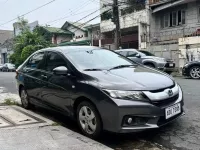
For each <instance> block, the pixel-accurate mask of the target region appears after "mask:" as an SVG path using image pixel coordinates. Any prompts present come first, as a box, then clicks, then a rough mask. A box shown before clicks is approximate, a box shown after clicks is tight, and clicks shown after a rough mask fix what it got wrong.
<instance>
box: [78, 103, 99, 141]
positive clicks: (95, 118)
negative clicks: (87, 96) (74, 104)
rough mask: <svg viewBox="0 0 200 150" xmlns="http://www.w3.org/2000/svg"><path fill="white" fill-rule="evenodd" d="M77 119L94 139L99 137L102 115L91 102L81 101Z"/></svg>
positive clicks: (81, 126) (83, 129)
mask: <svg viewBox="0 0 200 150" xmlns="http://www.w3.org/2000/svg"><path fill="white" fill-rule="evenodd" d="M77 121H78V125H79V127H80V129H81V130H82V132H83V133H84V134H85V135H86V136H88V137H90V138H93V139H96V138H98V137H99V135H100V133H101V131H102V124H101V119H100V115H99V114H98V112H97V110H96V108H95V107H94V106H93V105H92V104H91V103H89V102H87V101H84V102H81V103H80V104H79V106H78V108H77Z"/></svg>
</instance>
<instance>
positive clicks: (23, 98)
mask: <svg viewBox="0 0 200 150" xmlns="http://www.w3.org/2000/svg"><path fill="white" fill-rule="evenodd" d="M20 98H21V102H22V107H23V108H25V109H31V108H32V107H33V105H32V104H31V103H30V102H29V97H28V94H27V92H26V90H25V89H24V88H22V89H21V92H20Z"/></svg>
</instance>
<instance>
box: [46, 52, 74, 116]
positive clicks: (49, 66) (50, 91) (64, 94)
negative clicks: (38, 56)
mask: <svg viewBox="0 0 200 150" xmlns="http://www.w3.org/2000/svg"><path fill="white" fill-rule="evenodd" d="M60 66H65V67H66V68H68V65H67V60H66V58H65V57H64V56H63V55H62V54H60V53H59V52H54V51H52V52H48V54H47V59H46V67H45V70H46V74H45V76H46V77H47V81H48V85H47V87H45V89H43V91H42V97H43V100H44V102H45V104H47V105H48V106H50V107H51V108H53V109H56V110H58V111H67V112H69V113H70V109H69V108H70V106H71V105H70V104H71V93H72V91H73V90H75V89H73V87H74V83H75V79H74V78H71V77H69V76H64V75H55V74H54V73H53V69H55V68H56V67H60ZM68 70H69V68H68Z"/></svg>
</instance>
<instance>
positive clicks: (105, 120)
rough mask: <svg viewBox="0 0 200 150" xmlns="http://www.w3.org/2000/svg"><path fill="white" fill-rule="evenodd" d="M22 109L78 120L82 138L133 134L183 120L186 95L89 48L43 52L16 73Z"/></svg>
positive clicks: (151, 73)
mask: <svg viewBox="0 0 200 150" xmlns="http://www.w3.org/2000/svg"><path fill="white" fill-rule="evenodd" d="M16 79H17V85H18V91H19V95H20V97H21V101H22V106H23V107H24V108H26V109H30V108H32V107H33V106H34V105H37V106H41V107H44V108H50V109H51V110H56V111H59V112H61V113H63V114H65V115H66V116H69V117H71V118H74V119H76V120H77V123H78V125H79V127H80V129H81V130H82V132H83V133H84V134H85V135H86V136H88V137H91V138H97V137H98V136H99V134H100V133H101V132H102V130H107V131H111V132H117V133H129V132H136V131H142V130H146V129H154V128H159V127H160V126H163V125H165V124H167V123H169V122H171V121H173V120H175V119H177V118H178V117H180V116H181V115H183V114H184V110H183V105H184V102H183V92H182V89H181V87H180V85H179V84H178V83H177V82H176V81H175V80H174V79H173V78H172V77H170V76H169V75H167V74H165V73H163V72H160V71H158V70H155V69H152V68H150V67H147V66H144V65H142V64H138V63H135V62H133V61H131V60H129V59H127V58H126V57H124V56H122V55H120V54H117V53H115V52H113V51H110V50H105V49H101V48H98V47H91V46H69V47H54V48H47V49H42V50H39V51H37V52H35V53H34V54H32V55H31V56H30V57H29V58H28V59H27V60H26V61H25V62H24V63H23V64H22V65H21V66H20V67H19V68H18V69H17V71H16Z"/></svg>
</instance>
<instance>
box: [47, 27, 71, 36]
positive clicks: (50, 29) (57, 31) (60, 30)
mask: <svg viewBox="0 0 200 150" xmlns="http://www.w3.org/2000/svg"><path fill="white" fill-rule="evenodd" d="M44 29H46V30H47V31H49V32H51V33H57V34H73V33H72V32H70V31H68V30H63V29H61V28H56V27H44Z"/></svg>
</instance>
